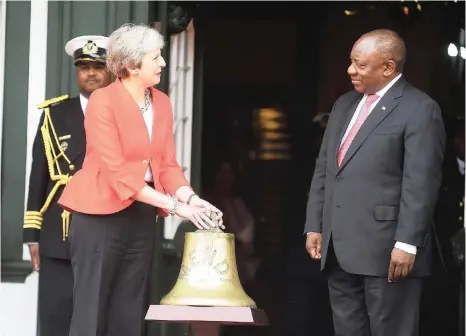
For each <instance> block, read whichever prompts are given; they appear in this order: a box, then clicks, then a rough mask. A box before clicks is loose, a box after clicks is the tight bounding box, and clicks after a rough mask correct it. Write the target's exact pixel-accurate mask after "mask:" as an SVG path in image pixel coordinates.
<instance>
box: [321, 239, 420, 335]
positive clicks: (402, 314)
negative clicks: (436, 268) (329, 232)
mask: <svg viewBox="0 0 466 336" xmlns="http://www.w3.org/2000/svg"><path fill="white" fill-rule="evenodd" d="M329 252H331V253H329V256H328V258H330V259H327V262H328V263H329V264H328V266H326V273H327V276H328V287H329V294H330V304H331V306H332V312H333V324H334V329H335V336H418V335H419V309H420V298H421V285H422V282H421V279H418V278H412V279H409V278H408V279H404V280H399V281H397V282H396V283H389V282H388V280H387V278H385V277H372V276H365V275H358V274H350V273H347V272H345V271H344V270H343V269H341V267H340V266H339V264H338V261H337V258H336V257H335V253H334V251H333V247H331V248H330V247H329ZM388 266H389V265H388V264H387V269H388Z"/></svg>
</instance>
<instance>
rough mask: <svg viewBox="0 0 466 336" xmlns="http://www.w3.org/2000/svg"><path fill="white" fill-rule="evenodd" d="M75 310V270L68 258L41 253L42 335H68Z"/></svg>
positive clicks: (40, 295)
mask: <svg viewBox="0 0 466 336" xmlns="http://www.w3.org/2000/svg"><path fill="white" fill-rule="evenodd" d="M72 313H73V269H72V268H71V262H70V261H69V260H66V259H56V258H49V257H46V256H43V255H41V256H40V272H39V330H40V335H41V336H65V335H68V334H69V332H70V323H71V314H72Z"/></svg>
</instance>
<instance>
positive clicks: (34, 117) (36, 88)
mask: <svg viewBox="0 0 466 336" xmlns="http://www.w3.org/2000/svg"><path fill="white" fill-rule="evenodd" d="M47 14H48V2H47V0H32V1H31V22H30V26H29V27H30V39H29V80H28V125H27V137H28V138H27V151H26V153H27V154H26V181H25V182H26V183H25V196H26V197H25V205H26V202H27V196H28V189H29V174H30V172H31V161H32V155H31V154H32V153H31V151H32V144H33V142H34V137H35V135H36V132H37V127H38V126H39V119H40V116H41V113H42V112H41V110H39V109H38V108H37V105H38V104H40V103H41V102H43V101H44V100H45V99H46V97H45V88H46V74H47V70H46V66H47ZM50 98H52V97H50Z"/></svg>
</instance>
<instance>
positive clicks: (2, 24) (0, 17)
mask: <svg viewBox="0 0 466 336" xmlns="http://www.w3.org/2000/svg"><path fill="white" fill-rule="evenodd" d="M6 6H7V1H6V0H0V167H1V165H2V142H3V141H2V139H3V138H2V129H3V94H4V91H3V85H4V82H5V45H6ZM0 170H1V169H0ZM0 185H2V177H1V174H0ZM1 204H2V195H1V193H0V205H1ZM1 218H2V207H1V206H0V221H1ZM0 228H1V223H0Z"/></svg>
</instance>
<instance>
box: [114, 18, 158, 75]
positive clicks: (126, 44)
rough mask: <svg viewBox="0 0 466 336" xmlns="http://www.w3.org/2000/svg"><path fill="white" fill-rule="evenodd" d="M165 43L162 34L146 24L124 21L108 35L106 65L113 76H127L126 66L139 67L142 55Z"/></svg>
mask: <svg viewBox="0 0 466 336" xmlns="http://www.w3.org/2000/svg"><path fill="white" fill-rule="evenodd" d="M164 45H165V42H164V40H163V36H162V35H161V34H160V33H159V32H158V31H157V30H155V29H153V28H151V27H149V26H146V25H135V24H132V23H126V24H124V25H123V26H121V27H120V28H118V29H117V30H115V31H114V32H113V33H112V34H111V35H110V36H109V41H108V48H107V67H108V69H109V70H110V71H111V72H112V73H113V74H115V76H118V77H121V78H124V77H127V76H129V72H128V68H139V67H141V63H142V59H143V57H144V55H145V54H146V53H147V52H148V51H150V50H154V49H162V48H163V47H164Z"/></svg>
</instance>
